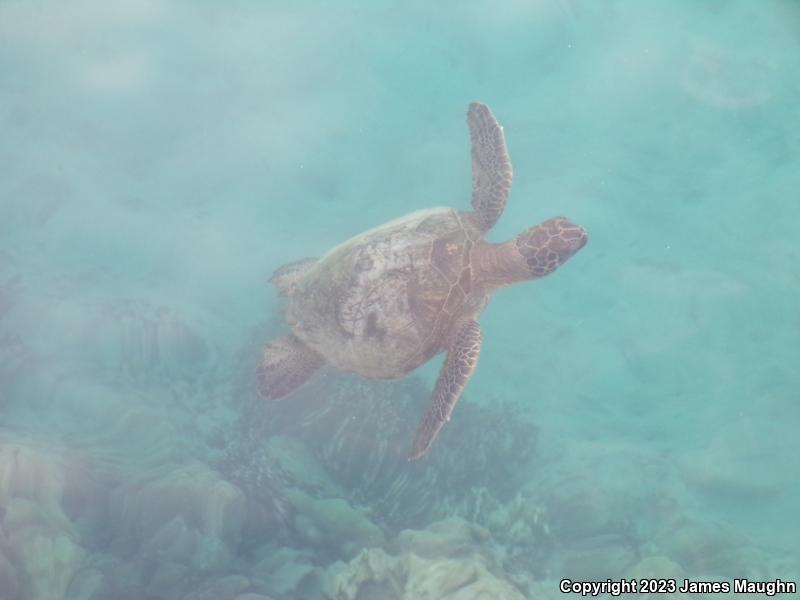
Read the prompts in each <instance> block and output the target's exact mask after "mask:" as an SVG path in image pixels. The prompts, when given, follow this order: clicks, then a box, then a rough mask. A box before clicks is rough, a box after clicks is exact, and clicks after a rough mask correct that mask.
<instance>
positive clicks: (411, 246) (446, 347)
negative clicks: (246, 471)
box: [258, 102, 587, 460]
mask: <svg viewBox="0 0 800 600" xmlns="http://www.w3.org/2000/svg"><path fill="white" fill-rule="evenodd" d="M467 123H468V125H469V131H470V139H471V144H472V208H473V210H472V211H460V210H456V209H454V208H430V209H426V210H419V211H416V212H413V213H411V214H408V215H406V216H404V217H400V218H399V219H396V220H394V221H390V222H389V223H386V224H384V225H381V226H379V227H376V228H374V229H371V230H369V231H366V232H364V233H362V234H360V235H357V236H355V237H353V238H351V239H349V240H347V241H346V242H344V243H343V244H340V245H339V246H336V247H335V248H333V249H332V250H330V251H329V252H328V253H327V254H325V256H323V257H322V258H319V259H306V260H302V261H298V262H295V263H290V264H288V265H285V266H283V267H281V268H280V269H278V270H277V271H276V272H275V273H274V274H273V276H272V277H271V279H270V281H271V282H272V283H274V284H275V286H276V287H277V288H278V290H279V291H280V292H281V294H282V295H283V296H285V298H286V300H287V302H286V309H285V317H286V321H287V322H288V324H289V326H290V327H291V330H292V333H291V334H290V335H287V336H284V337H281V338H278V339H275V340H273V341H272V342H271V343H270V344H268V345H267V346H266V348H265V349H264V354H263V358H262V360H261V364H260V366H259V369H258V382H259V391H260V393H261V395H262V396H264V397H266V398H272V399H277V398H281V397H283V396H285V395H287V394H288V393H289V392H291V391H292V390H294V389H295V388H297V387H298V386H300V385H301V384H303V383H304V382H305V381H306V380H308V379H309V377H311V375H312V374H313V373H314V372H315V371H317V370H318V369H319V368H320V367H322V366H323V365H329V366H331V367H334V368H335V369H338V370H340V371H349V372H352V373H358V374H359V375H361V376H363V377H368V378H372V379H394V378H398V377H401V376H403V375H404V374H406V373H408V372H409V371H411V370H413V369H416V368H417V367H419V366H420V365H422V364H423V363H425V362H427V361H428V360H430V359H431V358H433V357H434V356H436V355H437V354H439V353H440V352H443V351H446V352H447V357H446V359H445V361H444V364H443V366H442V369H441V372H440V373H439V378H438V380H437V381H436V387H435V389H434V390H433V396H432V399H431V404H430V406H429V407H428V409H427V411H426V412H425V415H424V416H423V417H422V420H421V422H420V424H419V428H418V429H417V433H416V436H415V439H414V442H413V445H412V449H411V453H410V455H409V459H410V460H415V459H418V458H420V457H421V456H423V455H424V454H425V453H426V452H427V450H428V449H429V448H430V446H431V444H432V443H433V441H434V439H435V438H436V435H437V433H438V432H439V430H440V429H441V428H442V426H443V425H444V424H445V423H446V422H447V421H449V420H450V414H451V413H452V411H453V407H454V406H455V404H456V401H457V400H458V398H459V396H460V395H461V392H462V390H463V389H464V386H465V385H466V383H467V381H468V380H469V378H470V377H471V376H472V373H473V372H474V370H475V366H476V364H477V362H478V353H479V352H480V349H481V331H480V327H479V325H478V321H477V319H478V316H479V315H480V313H481V312H482V311H483V309H484V307H485V306H486V303H487V302H488V300H489V297H490V295H491V294H492V292H494V291H495V290H497V289H498V288H501V287H505V286H507V285H511V284H512V283H516V282H518V281H527V280H530V279H537V278H539V277H544V276H545V275H547V274H549V273H552V272H553V271H555V270H556V269H557V268H558V267H559V266H560V265H562V264H563V263H564V262H565V261H566V260H567V259H569V258H570V257H571V256H572V255H573V254H575V253H576V252H577V251H578V250H580V249H581V248H582V247H583V246H584V244H586V240H587V237H586V232H585V231H584V230H583V229H582V228H581V227H579V226H578V225H575V224H574V223H571V222H570V221H568V220H567V219H566V218H564V217H556V218H553V219H550V220H548V221H545V222H544V223H542V224H541V225H537V226H536V227H531V228H530V229H528V230H526V231H524V232H522V233H521V234H519V235H518V236H517V237H515V238H514V239H512V240H510V241H508V242H505V243H503V244H491V243H489V242H487V241H486V240H485V239H484V236H485V235H486V232H487V231H489V229H491V228H492V226H493V225H494V224H495V222H496V221H497V219H498V218H499V217H500V215H501V214H502V212H503V209H504V208H505V205H506V199H507V198H508V194H509V191H510V189H511V161H510V159H509V157H508V152H507V151H506V144H505V138H504V136H503V128H502V127H501V126H500V125H499V124H498V123H497V120H496V119H495V117H494V115H493V114H492V112H491V111H490V110H489V108H488V107H487V106H486V105H484V104H480V103H477V102H476V103H472V104H470V106H469V110H468V112H467Z"/></svg>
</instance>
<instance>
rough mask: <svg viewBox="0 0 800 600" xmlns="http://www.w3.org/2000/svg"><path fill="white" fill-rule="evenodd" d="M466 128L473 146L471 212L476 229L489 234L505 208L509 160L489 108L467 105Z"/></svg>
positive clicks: (508, 179) (509, 176) (509, 181)
mask: <svg viewBox="0 0 800 600" xmlns="http://www.w3.org/2000/svg"><path fill="white" fill-rule="evenodd" d="M467 124H468V125H469V137H470V141H471V142H472V208H474V209H475V216H476V217H477V221H478V227H479V228H480V229H481V230H482V231H488V230H489V229H491V228H492V227H493V226H494V224H495V223H496V222H497V219H499V218H500V215H502V214H503V210H504V209H505V207H506V201H507V200H508V194H509V193H510V191H511V175H512V172H511V159H510V158H509V156H508V150H507V149H506V140H505V137H504V136H503V128H502V127H501V126H500V124H499V123H498V122H497V119H495V118H494V115H493V114H492V111H491V110H489V107H488V106H486V105H485V104H481V103H480V102H473V103H472V104H470V105H469V111H468V112H467Z"/></svg>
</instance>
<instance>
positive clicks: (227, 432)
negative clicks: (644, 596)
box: [0, 0, 800, 600]
mask: <svg viewBox="0 0 800 600" xmlns="http://www.w3.org/2000/svg"><path fill="white" fill-rule="evenodd" d="M432 5H433V6H432ZM799 72H800V4H798V3H797V2H790V1H777V0H776V1H772V0H763V1H756V0H752V1H730V2H721V1H689V0H684V1H675V2H634V1H633V0H629V1H613V0H608V1H604V2H600V1H598V2H589V1H586V2H578V1H575V0H559V1H556V0H530V1H523V0H511V1H505V2H503V1H501V2H493V1H467V2H443V3H430V2H427V1H416V0H414V1H411V2H405V3H390V2H382V1H374V2H367V1H363V0H356V1H347V2H337V3H334V2H311V1H301V2H275V1H272V2H236V1H234V2H224V3H223V2H217V3H213V2H187V1H183V2H180V1H176V2H168V1H165V0H117V1H115V2H101V1H99V0H75V1H72V2H58V1H55V0H41V1H22V0H2V1H0V132H1V133H0V598H2V600H44V599H53V600H56V599H62V598H66V599H69V600H78V599H80V600H89V599H92V600H105V599H115V600H133V599H148V600H156V599H182V598H185V599H187V600H189V599H190V600H201V599H208V600H228V599H230V600H234V599H235V600H258V599H261V600H265V599H267V598H269V599H272V600H289V599H292V600H294V599H297V600H319V599H323V598H326V599H333V600H398V599H404V600H412V599H425V600H433V599H446V600H478V599H487V598H502V599H511V600H514V599H519V598H537V599H538V598H561V597H564V596H563V595H562V594H560V593H559V592H558V582H559V581H560V580H561V579H562V578H571V579H574V580H594V579H598V580H604V579H606V578H612V579H617V578H620V577H649V576H658V577H675V578H678V579H679V581H680V580H682V578H684V577H687V578H691V579H695V580H712V579H719V580H727V581H730V580H732V579H733V578H743V577H748V578H751V579H752V580H761V581H766V580H774V579H776V578H780V579H783V580H794V581H798V579H800V541H798V540H800V511H798V506H800V477H798V456H799V455H800V436H798V425H799V424H800V403H798V385H799V384H800V376H799V375H798V369H797V365H798V364H800V360H798V359H800V351H798V343H799V342H798V340H800V313H799V312H798V306H800V302H798V295H799V294H800V269H798V263H799V262H800V242H798V231H800V198H799V197H798V189H800V159H798V152H800V133H798V132H800V108H798V107H800V103H798V100H800V77H798V76H797V74H798V73H799ZM473 100H481V101H483V102H486V103H487V104H489V105H490V106H491V107H492V109H493V110H494V112H495V113H496V114H497V116H498V118H499V119H500V121H501V122H502V123H503V125H504V126H505V132H506V137H507V140H508V145H509V149H510V152H511V157H512V160H513V162H514V168H515V180H514V187H513V191H512V195H511V200H510V203H509V205H508V208H507V210H506V212H505V214H504V215H503V218H502V219H501V221H500V222H499V223H498V224H497V226H496V227H495V228H494V230H493V231H492V232H491V234H490V239H491V240H493V241H502V240H505V239H509V238H511V237H512V236H514V235H516V234H517V233H518V232H519V231H521V230H522V229H525V228H527V227H528V226H530V225H532V224H535V223H537V222H539V221H542V220H544V219H545V218H548V217H550V216H554V215H557V214H565V215H568V216H569V217H570V218H572V219H573V220H575V221H577V222H578V223H580V224H581V225H583V226H584V227H585V228H586V229H587V231H588V232H589V235H590V237H591V240H590V242H589V244H588V246H587V247H586V248H585V249H583V250H582V251H581V253H580V254H578V255H577V256H576V257H575V258H573V259H572V260H571V261H570V262H569V264H567V265H565V266H564V267H563V268H562V269H561V270H559V272H558V273H556V274H554V275H553V276H551V277H548V278H546V279H544V280H541V281H538V282H532V283H528V284H524V285H518V286H516V287H514V288H510V289H508V290H504V291H501V292H499V293H498V294H497V295H496V296H495V297H494V299H493V302H492V303H491V304H490V306H489V307H488V309H487V310H486V312H485V313H484V315H483V318H482V327H483V331H484V339H485V342H484V347H483V351H482V354H481V360H480V365H479V368H478V371H477V373H476V375H475V377H474V378H473V380H472V382H471V383H470V385H469V387H468V389H467V391H466V393H465V395H464V397H463V398H462V400H461V402H460V403H459V405H458V406H457V408H456V411H455V413H454V416H453V420H452V421H451V422H450V423H449V424H448V425H447V427H446V428H445V430H444V431H443V434H442V435H441V436H440V439H439V441H438V443H437V445H436V446H435V447H434V449H433V450H432V451H431V453H430V455H429V456H428V457H427V458H426V459H425V460H423V461H421V462H418V463H414V464H408V463H407V462H406V461H405V455H406V452H407V451H408V447H409V443H410V438H411V435H412V433H413V430H414V429H415V427H416V423H417V419H418V417H419V415H420V413H421V411H422V410H423V408H424V406H425V405H426V403H427V400H428V394H429V393H430V389H431V386H432V384H433V381H434V379H435V377H436V372H437V369H438V367H439V365H440V364H441V358H440V359H438V360H435V361H432V363H431V364H429V365H427V366H426V367H425V368H423V369H420V370H419V371H417V372H416V373H415V374H412V375H410V376H408V377H407V378H405V379H403V380H400V381H395V382H368V381H364V380H361V379H358V378H355V377H351V376H346V375H340V374H336V373H332V372H326V373H322V374H320V375H319V376H318V377H316V378H315V379H314V380H313V381H312V382H311V383H309V384H308V385H307V386H306V387H305V388H303V389H301V390H300V391H298V392H297V393H295V394H294V395H293V396H291V397H290V398H288V399H286V400H285V401H283V402H281V403H277V404H267V403H265V402H264V401H262V400H260V399H259V398H258V396H257V394H256V390H255V380H254V369H255V366H256V364H257V361H258V359H259V351H260V348H261V347H262V345H263V344H264V343H265V342H266V341H268V340H269V339H270V338H271V337H272V336H274V335H277V334H280V333H282V332H284V331H285V326H284V325H283V324H282V322H281V319H280V304H279V301H278V298H277V294H276V293H275V291H274V289H272V288H271V287H269V286H268V285H267V284H266V280H267V278H268V277H269V275H270V273H271V272H272V271H273V270H274V269H276V268H277V267H279V266H280V265H282V264H284V263H286V262H288V261H291V260H295V259H298V258H303V257H307V256H319V255H320V254H322V253H324V252H325V251H326V250H327V249H328V248H329V247H331V246H332V245H334V244H336V243H338V242H340V241H342V240H343V239H346V238H347V237H349V236H351V235H353V234H355V233H357V232H359V231H361V230H363V229H365V228H367V227H371V226H374V225H377V224H379V223H381V222H384V221H386V220H389V219H391V218H394V217H396V216H399V215H401V214H403V213H405V212H408V211H411V210H415V209H420V208H426V207H430V206H435V205H452V206H455V207H459V208H466V207H467V206H468V204H469V199H470V181H471V179H470V163H469V154H468V148H469V147H468V136H467V130H466V125H465V118H464V117H465V112H466V108H467V105H468V103H469V102H470V101H473ZM722 596H723V597H725V596H727V597H733V596H734V594H732V593H731V594H727V595H726V594H723V595H722ZM661 597H664V596H661ZM673 597H674V596H673Z"/></svg>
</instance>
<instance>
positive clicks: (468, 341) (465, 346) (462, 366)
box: [408, 320, 481, 460]
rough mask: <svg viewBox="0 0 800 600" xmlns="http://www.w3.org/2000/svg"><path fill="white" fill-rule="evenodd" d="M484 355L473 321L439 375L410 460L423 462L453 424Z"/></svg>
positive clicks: (457, 339)
mask: <svg viewBox="0 0 800 600" xmlns="http://www.w3.org/2000/svg"><path fill="white" fill-rule="evenodd" d="M480 352H481V329H480V326H479V325H478V323H477V322H476V321H474V320H469V321H466V322H465V323H463V324H462V325H461V327H459V329H458V333H457V335H456V337H455V341H454V342H453V344H452V346H451V347H450V350H449V351H448V352H447V358H446V359H445V361H444V365H442V370H441V371H440V372H439V378H438V379H437V380H436V387H435V388H434V390H433V398H432V400H431V404H430V406H429V407H428V410H426V411H425V415H424V416H423V417H422V420H421V421H420V423H419V428H418V429H417V435H416V436H415V437H414V444H413V446H412V448H411V454H410V455H409V457H408V459H409V460H417V459H418V458H422V456H424V455H425V453H426V452H427V451H428V448H430V447H431V445H432V444H433V441H434V440H435V439H436V436H437V435H438V433H439V430H440V429H441V428H442V427H443V426H444V424H445V423H447V422H448V421H449V420H450V415H451V414H452V412H453V408H454V407H455V405H456V402H458V399H459V398H460V397H461V392H463V391H464V386H466V385H467V382H468V381H469V379H470V377H472V374H473V373H474V372H475V367H476V366H477V365H478V355H479V354H480Z"/></svg>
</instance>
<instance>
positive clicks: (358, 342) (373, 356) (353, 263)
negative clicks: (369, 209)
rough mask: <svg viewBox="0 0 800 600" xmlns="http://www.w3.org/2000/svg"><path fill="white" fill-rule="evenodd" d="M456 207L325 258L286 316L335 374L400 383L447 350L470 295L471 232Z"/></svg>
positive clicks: (380, 230) (414, 218)
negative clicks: (352, 373) (398, 379)
mask: <svg viewBox="0 0 800 600" xmlns="http://www.w3.org/2000/svg"><path fill="white" fill-rule="evenodd" d="M462 215H463V213H459V212H458V211H456V210H454V209H451V208H435V209H428V210H422V211H417V212H415V213H412V214H410V215H407V216H405V217H403V218H401V219H397V220H395V221H392V222H389V223H387V224H385V225H383V226H381V227H377V228H375V229H372V230H370V231H367V232H365V233H363V234H361V235H359V236H356V237H354V238H352V239H350V240H348V241H347V242H345V243H344V244H342V245H340V246H337V247H336V248H334V249H333V250H331V251H330V252H328V254H326V255H325V256H323V257H322V258H321V259H320V261H319V263H318V265H317V266H316V267H315V268H313V269H311V270H309V272H308V274H307V275H305V276H304V277H303V280H302V281H300V282H299V283H298V285H297V289H296V293H294V294H292V297H291V298H289V305H288V307H287V312H286V317H287V321H288V322H289V324H290V325H291V327H292V330H293V331H294V333H295V335H297V336H298V337H299V338H300V339H301V340H303V342H304V343H305V344H307V345H308V346H309V347H311V348H313V349H314V350H315V351H317V352H319V353H320V354H322V355H323V356H324V357H325V359H326V361H327V362H328V363H329V364H330V365H332V366H333V367H335V368H337V369H339V370H342V371H355V372H358V373H360V374H362V375H368V376H371V377H376V378H391V377H398V376H401V375H403V374H405V373H407V372H408V371H410V370H412V369H414V368H416V367H418V366H419V365H421V364H423V363H424V362H426V361H427V360H428V359H430V358H431V357H432V356H434V355H435V354H437V353H438V352H440V351H442V350H443V349H445V347H446V346H445V345H446V344H447V342H448V333H449V332H450V330H451V328H452V324H453V319H454V318H456V317H457V316H458V315H459V314H460V312H461V310H462V307H463V306H464V305H465V303H466V302H467V301H468V300H469V297H468V296H469V294H470V291H471V288H472V282H471V269H469V262H470V260H471V252H472V248H473V245H474V243H473V241H474V239H475V238H476V237H478V236H479V235H480V233H479V232H477V231H476V230H472V229H471V228H470V227H471V226H470V224H469V223H468V222H467V221H466V220H465V219H464V218H463V216H462Z"/></svg>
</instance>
